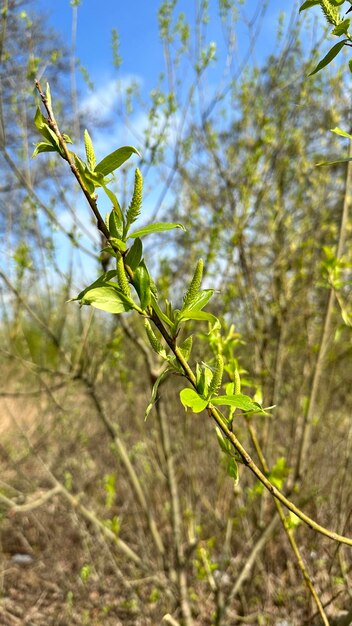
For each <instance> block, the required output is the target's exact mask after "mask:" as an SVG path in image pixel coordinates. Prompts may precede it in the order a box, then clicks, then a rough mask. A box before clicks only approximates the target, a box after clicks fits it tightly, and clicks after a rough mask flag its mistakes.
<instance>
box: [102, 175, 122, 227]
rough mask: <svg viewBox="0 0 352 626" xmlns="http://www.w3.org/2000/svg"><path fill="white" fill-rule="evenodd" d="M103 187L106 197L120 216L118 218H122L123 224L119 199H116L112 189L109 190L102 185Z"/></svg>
mask: <svg viewBox="0 0 352 626" xmlns="http://www.w3.org/2000/svg"><path fill="white" fill-rule="evenodd" d="M102 187H103V189H104V191H105V193H106V195H107V196H108V198H109V200H110V202H111V204H112V206H113V207H114V209H115V211H116V212H117V214H118V216H119V218H120V221H121V222H123V217H122V211H121V207H120V205H119V201H118V199H117V198H116V196H115V194H114V193H113V192H112V191H111V190H110V189H108V187H107V186H106V185H104V184H102Z"/></svg>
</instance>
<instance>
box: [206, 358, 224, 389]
mask: <svg viewBox="0 0 352 626" xmlns="http://www.w3.org/2000/svg"><path fill="white" fill-rule="evenodd" d="M223 372H224V360H223V358H222V356H221V354H218V355H217V357H216V364H215V371H214V374H213V378H212V381H211V383H210V385H209V390H208V397H209V398H211V396H214V395H216V394H217V393H218V391H219V389H220V386H221V381H222V375H223Z"/></svg>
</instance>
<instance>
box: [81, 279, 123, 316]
mask: <svg viewBox="0 0 352 626" xmlns="http://www.w3.org/2000/svg"><path fill="white" fill-rule="evenodd" d="M81 304H90V305H91V306H93V307H95V308H96V309H100V310H101V311H107V312H108V313H124V312H125V311H130V310H131V309H133V303H132V302H130V301H129V300H128V299H127V298H126V296H124V294H123V293H122V291H120V290H119V289H118V287H113V286H112V285H104V286H103V287H96V288H95V289H89V290H88V291H87V292H86V293H85V295H84V297H83V298H82V299H81Z"/></svg>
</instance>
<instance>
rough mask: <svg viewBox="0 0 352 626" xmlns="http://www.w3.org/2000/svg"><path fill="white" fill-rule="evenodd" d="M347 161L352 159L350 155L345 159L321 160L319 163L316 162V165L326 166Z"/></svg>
mask: <svg viewBox="0 0 352 626" xmlns="http://www.w3.org/2000/svg"><path fill="white" fill-rule="evenodd" d="M348 161H352V157H348V158H346V159H338V160H337V161H321V163H317V164H316V167H326V166H327V165H339V164H340V163H347V162H348Z"/></svg>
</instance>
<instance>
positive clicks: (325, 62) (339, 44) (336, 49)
mask: <svg viewBox="0 0 352 626" xmlns="http://www.w3.org/2000/svg"><path fill="white" fill-rule="evenodd" d="M347 41H348V39H342V41H338V42H337V43H336V44H335V45H334V46H333V47H332V48H330V50H329V52H328V53H327V54H326V55H325V57H324V58H323V59H322V60H321V61H319V63H318V65H317V66H316V68H315V69H314V70H313V71H312V72H310V74H308V76H313V74H316V73H317V72H320V70H322V69H323V67H326V66H327V65H329V63H331V61H332V60H333V59H334V58H335V57H336V56H337V55H338V53H339V52H340V50H342V48H343V47H344V45H345V43H346V42H347Z"/></svg>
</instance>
